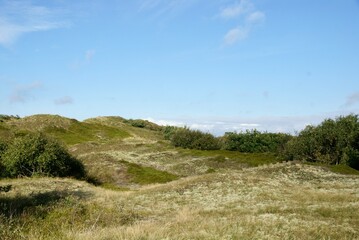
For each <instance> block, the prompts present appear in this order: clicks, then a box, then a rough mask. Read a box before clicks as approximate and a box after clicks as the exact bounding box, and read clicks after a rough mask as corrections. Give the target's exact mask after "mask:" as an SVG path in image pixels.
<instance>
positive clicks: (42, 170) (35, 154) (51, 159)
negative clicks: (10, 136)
mask: <svg viewBox="0 0 359 240" xmlns="http://www.w3.org/2000/svg"><path fill="white" fill-rule="evenodd" d="M2 164H3V166H4V168H5V173H6V175H7V176H8V177H19V176H33V175H46V176H58V177H67V176H73V177H76V178H83V177H84V176H85V170H84V166H83V165H82V163H81V162H79V161H78V160H77V159H75V158H74V157H72V156H71V155H70V154H69V153H68V152H67V151H66V149H65V147H63V146H62V145H61V144H60V143H59V142H57V141H56V140H54V139H52V138H49V137H47V136H45V135H44V134H42V133H31V134H27V135H25V136H22V137H17V138H15V140H14V141H13V143H11V144H10V145H9V146H8V148H7V149H6V151H5V152H4V153H3V154H2Z"/></svg>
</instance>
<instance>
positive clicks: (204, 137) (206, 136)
mask: <svg viewBox="0 0 359 240" xmlns="http://www.w3.org/2000/svg"><path fill="white" fill-rule="evenodd" d="M165 133H166V131H165ZM167 137H169V138H170V140H171V143H172V145H173V146H175V147H183V148H188V149H198V150H217V149H220V144H219V141H218V139H217V138H215V137H214V136H213V135H212V134H210V133H203V132H201V131H199V130H191V129H189V128H188V127H184V128H172V129H170V128H168V129H167Z"/></svg>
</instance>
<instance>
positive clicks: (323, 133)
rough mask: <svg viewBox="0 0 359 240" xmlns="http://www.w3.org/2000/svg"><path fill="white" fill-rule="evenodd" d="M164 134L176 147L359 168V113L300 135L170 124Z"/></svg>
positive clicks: (307, 130)
mask: <svg viewBox="0 0 359 240" xmlns="http://www.w3.org/2000/svg"><path fill="white" fill-rule="evenodd" d="M162 132H163V134H164V137H165V138H166V139H167V140H170V142H171V143H172V145H173V146H175V147H183V148H187V149H198V150H219V149H223V150H229V151H239V152H246V153H262V152H272V153H277V154H278V155H281V156H282V157H283V159H285V160H300V161H310V162H319V163H325V164H345V165H348V166H350V167H352V168H355V169H359V118H358V115H354V114H351V115H348V116H340V117H337V118H335V119H326V120H324V121H323V122H322V123H321V124H319V125H318V126H307V127H306V128H305V129H304V130H302V131H301V132H300V133H299V134H298V135H296V136H293V135H290V134H286V133H269V132H260V131H258V130H247V131H245V132H239V133H238V132H227V133H225V134H224V136H222V137H215V136H213V135H212V134H210V133H204V132H201V131H199V130H192V129H190V128H188V127H174V126H166V127H164V128H163V130H162Z"/></svg>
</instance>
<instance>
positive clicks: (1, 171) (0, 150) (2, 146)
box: [0, 139, 7, 177]
mask: <svg viewBox="0 0 359 240" xmlns="http://www.w3.org/2000/svg"><path fill="white" fill-rule="evenodd" d="M6 149H7V143H6V142H4V141H2V140H1V139H0V177H3V176H4V175H5V167H4V165H3V164H2V158H1V156H2V155H3V154H4V152H5V151H6Z"/></svg>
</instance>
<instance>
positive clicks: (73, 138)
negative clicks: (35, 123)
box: [45, 121, 130, 145]
mask: <svg viewBox="0 0 359 240" xmlns="http://www.w3.org/2000/svg"><path fill="white" fill-rule="evenodd" d="M45 132H46V133H48V134H50V135H52V136H54V137H56V138H59V139H61V140H62V141H64V142H65V143H66V144H68V145H74V144H78V143H83V142H88V141H96V140H102V141H103V140H108V139H115V138H119V139H121V138H126V137H129V136H130V134H129V133H128V132H126V131H124V130H122V129H118V128H115V127H110V126H105V125H101V124H97V123H81V122H77V121H74V122H72V123H71V125H70V126H69V127H68V128H63V127H47V128H46V129H45Z"/></svg>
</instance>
